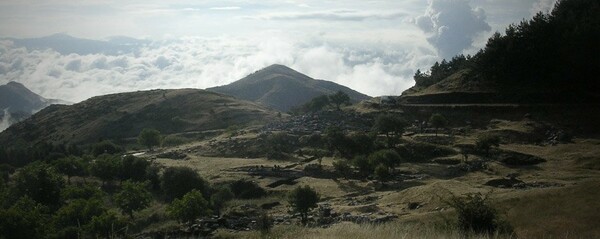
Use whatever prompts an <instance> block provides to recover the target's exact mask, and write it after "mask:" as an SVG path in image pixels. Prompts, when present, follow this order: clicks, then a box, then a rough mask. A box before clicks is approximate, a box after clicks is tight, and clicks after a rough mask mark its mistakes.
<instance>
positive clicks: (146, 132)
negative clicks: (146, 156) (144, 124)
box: [138, 129, 160, 151]
mask: <svg viewBox="0 0 600 239" xmlns="http://www.w3.org/2000/svg"><path fill="white" fill-rule="evenodd" d="M138 143H139V144H141V145H144V146H146V147H148V150H150V151H152V150H153V149H154V147H156V146H159V145H160V132H159V131H158V130H155V129H143V130H142V132H140V135H139V136H138Z"/></svg>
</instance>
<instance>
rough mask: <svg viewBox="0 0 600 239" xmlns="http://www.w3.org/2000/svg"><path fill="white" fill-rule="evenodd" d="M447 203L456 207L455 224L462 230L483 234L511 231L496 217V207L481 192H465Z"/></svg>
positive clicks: (508, 226) (506, 224)
mask: <svg viewBox="0 0 600 239" xmlns="http://www.w3.org/2000/svg"><path fill="white" fill-rule="evenodd" d="M448 205H450V206H451V207H453V208H454V209H456V212H457V226H458V228H460V229H461V230H462V231H464V232H475V233H485V234H493V233H495V232H500V233H511V232H512V229H511V227H510V225H509V224H508V223H506V222H505V221H503V220H501V219H500V218H499V217H498V212H497V211H496V209H494V208H493V207H492V206H491V205H490V204H489V202H488V201H487V197H485V196H483V195H481V193H475V194H467V195H466V196H465V197H462V198H460V197H456V196H453V197H452V198H451V199H450V201H449V202H448Z"/></svg>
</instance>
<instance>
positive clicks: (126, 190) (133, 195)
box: [115, 181, 152, 219]
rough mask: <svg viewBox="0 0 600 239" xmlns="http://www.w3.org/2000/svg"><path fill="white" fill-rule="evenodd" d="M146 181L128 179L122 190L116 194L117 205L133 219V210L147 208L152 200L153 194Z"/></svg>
mask: <svg viewBox="0 0 600 239" xmlns="http://www.w3.org/2000/svg"><path fill="white" fill-rule="evenodd" d="M146 187H147V186H146V184H145V183H139V182H131V181H126V182H124V183H123V185H121V191H120V192H119V193H117V194H116V195H115V202H116V203H117V206H119V208H120V209H121V211H123V212H124V213H126V214H128V215H129V217H130V218H132V219H133V212H135V211H139V210H142V209H144V208H147V207H148V206H149V205H150V202H152V194H150V192H149V191H148V190H147V189H146Z"/></svg>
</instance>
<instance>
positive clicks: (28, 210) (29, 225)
mask: <svg viewBox="0 0 600 239" xmlns="http://www.w3.org/2000/svg"><path fill="white" fill-rule="evenodd" d="M47 212H48V208H46V207H45V206H43V205H41V204H39V203H37V202H35V201H34V200H32V199H31V198H29V197H27V196H24V197H22V198H20V199H19V200H18V201H17V202H16V203H15V204H14V205H13V206H11V207H10V208H8V209H3V208H0V237H2V238H43V237H44V236H45V235H46V234H47V233H48V232H49V230H50V228H48V224H49V223H48V215H47Z"/></svg>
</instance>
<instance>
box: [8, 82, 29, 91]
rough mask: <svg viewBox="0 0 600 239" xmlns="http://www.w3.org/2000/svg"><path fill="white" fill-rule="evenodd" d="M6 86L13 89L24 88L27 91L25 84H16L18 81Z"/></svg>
mask: <svg viewBox="0 0 600 239" xmlns="http://www.w3.org/2000/svg"><path fill="white" fill-rule="evenodd" d="M6 86H10V87H12V88H24V89H27V87H25V86H24V85H23V84H21V83H19V82H16V81H11V82H8V83H6Z"/></svg>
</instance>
